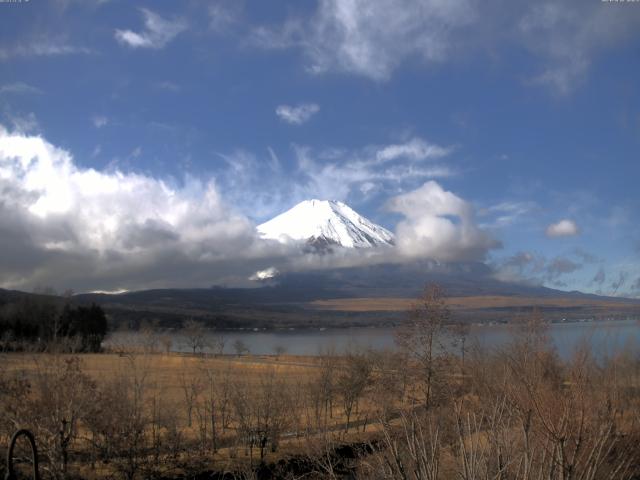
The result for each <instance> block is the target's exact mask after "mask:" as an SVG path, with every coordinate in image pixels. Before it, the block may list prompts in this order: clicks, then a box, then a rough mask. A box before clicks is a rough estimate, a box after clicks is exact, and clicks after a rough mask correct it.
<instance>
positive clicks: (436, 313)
mask: <svg viewBox="0 0 640 480" xmlns="http://www.w3.org/2000/svg"><path fill="white" fill-rule="evenodd" d="M449 318H450V312H449V308H448V306H447V303H446V298H445V293H444V290H443V289H442V288H441V287H440V286H439V285H436V284H429V285H427V286H426V287H425V289H424V292H423V293H422V296H421V297H420V298H419V299H418V300H417V301H416V303H415V304H414V306H413V309H412V310H411V311H410V313H409V319H408V321H407V322H406V323H405V324H404V325H402V326H401V327H400V328H398V330H397V331H396V342H397V344H398V345H399V346H400V347H401V348H403V349H404V350H405V351H406V352H407V353H408V354H409V355H410V357H411V359H412V360H413V361H414V362H415V363H416V364H417V372H416V373H417V375H416V381H417V382H418V384H419V385H420V386H421V387H422V392H421V393H422V398H423V402H424V405H425V407H427V408H429V407H430V406H431V405H432V403H433V397H434V390H435V387H436V386H437V383H438V382H439V381H440V380H441V378H440V377H439V372H438V358H437V357H438V354H439V352H440V351H441V349H442V344H443V335H444V333H445V325H446V324H447V323H448V321H449Z"/></svg>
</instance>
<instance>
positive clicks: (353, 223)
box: [257, 199, 394, 250]
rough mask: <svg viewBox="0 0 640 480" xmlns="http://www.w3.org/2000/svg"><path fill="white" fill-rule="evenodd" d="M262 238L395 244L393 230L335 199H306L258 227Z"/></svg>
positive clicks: (320, 244) (321, 244) (324, 244)
mask: <svg viewBox="0 0 640 480" xmlns="http://www.w3.org/2000/svg"><path fill="white" fill-rule="evenodd" d="M257 230H258V233H259V234H260V236H261V237H262V238H266V239H272V240H278V241H280V242H282V243H291V242H305V243H306V244H307V245H309V246H311V247H313V248H316V249H320V250H322V249H327V248H331V247H332V246H341V247H346V248H371V247H379V246H390V245H393V244H394V237H393V233H391V232H390V231H389V230H387V229H386V228H384V227H381V226H380V225H376V224H375V223H373V222H372V221H371V220H369V219H367V218H365V217H363V216H362V215H360V214H358V213H357V212H356V211H355V210H353V209H352V208H351V207H349V206H348V205H346V204H344V203H342V202H338V201H335V200H316V199H313V200H305V201H303V202H300V203H299V204H297V205H296V206H294V207H293V208H291V209H290V210H287V211H286V212H284V213H282V214H280V215H278V216H277V217H274V218H272V219H271V220H269V221H268V222H265V223H263V224H261V225H258V227H257Z"/></svg>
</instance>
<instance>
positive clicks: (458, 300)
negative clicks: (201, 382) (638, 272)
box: [309, 295, 640, 313]
mask: <svg viewBox="0 0 640 480" xmlns="http://www.w3.org/2000/svg"><path fill="white" fill-rule="evenodd" d="M415 303H416V301H415V300H414V299H411V298H392V297H388V298H340V299H331V300H315V301H313V302H311V303H310V304H309V305H310V306H311V307H313V308H317V309H321V310H335V311H345V312H376V311H379V312H402V311H407V310H409V309H410V308H411V307H412V306H413V305H414V304H415ZM447 305H448V306H449V307H450V308H451V310H452V311H454V312H455V311H465V310H484V309H504V308H527V307H537V308H559V309H563V308H576V307H583V308H589V309H592V310H594V311H602V312H606V311H611V310H619V309H628V310H629V311H630V312H636V313H638V312H640V304H638V303H637V302H629V303H625V302H622V301H614V300H599V299H576V298H544V297H520V296H517V297H516V296H493V295H487V296H470V297H448V298H447Z"/></svg>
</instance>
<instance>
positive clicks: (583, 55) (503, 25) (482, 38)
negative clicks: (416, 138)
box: [252, 0, 640, 94]
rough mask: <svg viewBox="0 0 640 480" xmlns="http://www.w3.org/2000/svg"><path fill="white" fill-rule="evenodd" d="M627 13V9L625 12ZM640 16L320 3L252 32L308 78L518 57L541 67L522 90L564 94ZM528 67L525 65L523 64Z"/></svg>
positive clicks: (462, 3) (527, 6)
mask: <svg viewBox="0 0 640 480" xmlns="http://www.w3.org/2000/svg"><path fill="white" fill-rule="evenodd" d="M627 7H628V5H627ZM639 27H640V9H637V8H626V7H625V6H621V5H611V4H609V3H607V2H587V3H585V2H584V1H581V0H566V1H563V2H557V1H542V2H529V3H527V2H509V1H506V0H489V1H486V2H482V3H480V2H477V1H475V0H449V1H441V0H349V1H344V0H320V2H319V5H318V8H317V10H316V11H315V12H314V14H313V15H312V16H311V17H310V18H301V17H293V18H289V19H288V20H287V21H285V22H284V23H283V24H282V25H280V26H279V27H278V28H275V29H274V28H267V27H261V28H258V29H256V30H255V31H254V32H253V37H252V38H253V44H254V45H256V46H258V47H260V48H272V49H282V48H298V49H300V50H301V51H302V52H303V54H304V56H305V58H306V60H307V69H308V70H309V71H310V72H313V73H326V72H341V73H347V74H355V75H361V76H364V77H367V78H370V79H372V80H376V81H385V80H388V79H389V78H390V77H391V76H392V74H393V73H394V71H395V70H396V69H398V68H399V67H401V66H402V65H403V64H404V63H408V62H411V61H413V62H415V61H417V62H419V63H422V64H423V65H426V66H427V67H429V66H433V65H437V64H442V63H449V62H452V61H457V60H458V59H459V58H461V57H464V56H469V55H475V56H477V55H486V56H487V58H493V59H495V58H499V56H500V55H509V54H510V52H506V49H507V47H505V46H509V47H514V46H515V47H516V48H519V49H524V51H526V52H528V53H529V59H531V60H533V61H537V62H538V63H539V65H538V66H537V67H534V69H533V72H531V71H527V72H519V73H520V77H521V78H522V77H524V76H526V78H527V80H526V81H525V83H528V84H534V85H543V86H545V87H547V88H550V89H552V90H553V91H555V92H559V93H563V94H565V93H568V92H570V91H571V90H572V89H573V88H574V87H575V86H576V85H578V84H579V83H580V82H581V81H582V80H583V78H584V76H585V74H586V73H587V71H588V69H589V66H590V65H591V64H592V63H593V61H594V59H595V58H596V57H597V56H598V55H599V54H600V53H602V52H605V51H607V50H612V49H613V48H615V47H616V46H618V45H620V44H621V43H623V42H625V41H626V40H628V39H629V38H631V37H632V36H633V35H634V34H636V32H637V31H638V28H639ZM525 65H526V64H525Z"/></svg>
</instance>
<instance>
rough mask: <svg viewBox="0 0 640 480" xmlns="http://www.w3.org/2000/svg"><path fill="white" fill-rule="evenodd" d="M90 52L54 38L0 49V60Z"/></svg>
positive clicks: (38, 39) (37, 39) (35, 40)
mask: <svg viewBox="0 0 640 480" xmlns="http://www.w3.org/2000/svg"><path fill="white" fill-rule="evenodd" d="M88 53H91V50H90V49H88V48H86V47H78V46H76V45H71V44H69V43H66V42H64V41H61V40H59V39H55V38H43V39H40V38H36V39H34V40H31V41H26V42H25V43H21V44H18V45H14V46H10V47H0V60H9V59H11V58H14V57H48V56H61V55H74V54H88Z"/></svg>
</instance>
